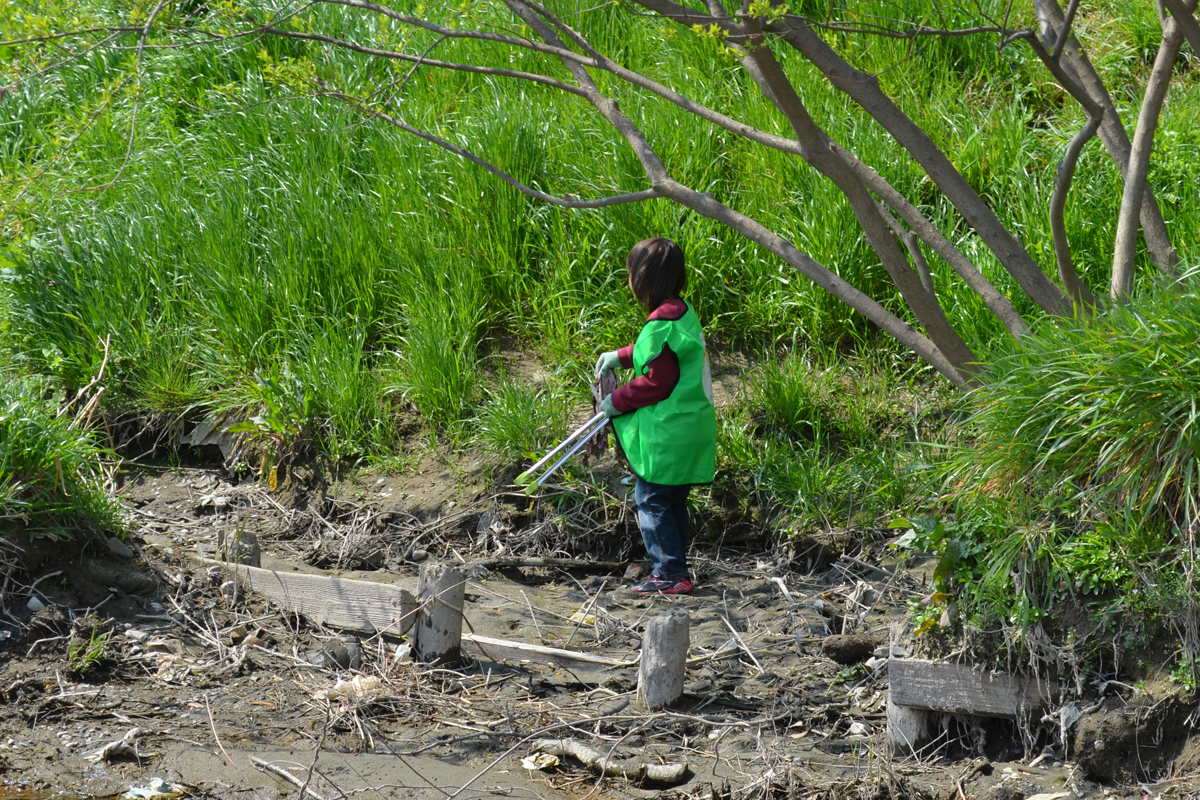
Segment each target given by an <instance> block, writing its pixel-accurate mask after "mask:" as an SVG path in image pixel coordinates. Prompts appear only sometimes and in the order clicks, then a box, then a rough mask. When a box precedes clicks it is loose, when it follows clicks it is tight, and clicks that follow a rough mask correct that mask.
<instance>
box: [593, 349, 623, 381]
mask: <svg viewBox="0 0 1200 800" xmlns="http://www.w3.org/2000/svg"><path fill="white" fill-rule="evenodd" d="M620 366H621V357H620V356H619V355H617V351H616V350H609V351H608V352H607V353H601V354H600V358H599V359H597V360H596V375H597V376H599V375H601V374H603V373H605V372H613V371H615V370H617V369H619V368H620Z"/></svg>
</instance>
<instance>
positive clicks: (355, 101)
mask: <svg viewBox="0 0 1200 800" xmlns="http://www.w3.org/2000/svg"><path fill="white" fill-rule="evenodd" d="M318 86H320V88H321V91H322V93H323V94H324V95H325V96H327V97H332V98H334V99H336V100H340V101H342V102H343V103H346V104H347V105H349V106H352V107H354V108H355V109H357V110H359V111H361V112H362V113H364V114H367V115H369V116H372V117H375V118H377V119H380V120H383V121H384V122H386V123H388V124H389V125H392V126H393V127H396V128H399V129H400V130H402V131H404V132H405V133H411V134H412V135H413V136H416V137H418V138H421V139H424V140H425V141H427V142H430V143H431V144H435V145H437V146H438V147H440V148H442V149H443V150H446V151H448V152H451V153H453V154H454V155H456V156H458V157H460V158H464V159H466V160H467V161H470V162H471V163H472V164H476V165H478V166H480V167H483V168H484V169H486V170H487V171H488V172H490V173H492V174H493V175H495V176H496V177H497V178H499V179H500V180H502V181H504V182H505V183H507V184H508V185H509V186H512V187H513V188H514V189H516V190H517V191H519V192H521V194H524V195H526V196H528V197H533V198H535V199H537V200H541V201H543V202H546V203H552V204H554V205H556V206H561V207H563V208H605V207H606V206H616V205H621V204H623V203H638V202H641V201H642V200H650V199H652V198H655V197H660V196H662V192H660V191H659V190H658V189H653V188H651V189H645V190H643V191H640V192H632V193H630V194H619V195H612V196H610V197H600V198H596V199H594V200H580V199H577V198H574V197H569V196H568V197H558V196H556V195H552V194H547V193H546V192H542V191H539V190H537V189H534V188H533V187H532V186H529V185H527V184H525V183H522V182H521V181H519V180H517V179H516V178H515V177H513V176H512V175H510V174H509V173H507V172H505V171H504V170H502V169H500V168H499V167H497V166H496V165H495V164H492V163H491V162H489V161H485V160H484V159H482V158H480V157H479V156H477V155H475V154H474V153H472V152H471V151H470V150H465V149H463V148H461V147H459V146H458V145H454V144H451V143H450V142H447V141H446V140H445V139H442V138H441V137H439V136H435V135H434V134H432V133H429V132H428V131H424V130H421V129H420V128H415V127H413V126H412V125H409V124H408V123H407V122H404V121H403V120H401V119H398V118H396V117H393V116H392V115H391V114H387V113H385V112H383V111H379V110H376V109H372V108H369V107H368V106H367V105H366V104H365V103H364V102H363V101H362V100H361V99H359V98H357V97H353V96H351V95H348V94H345V93H344V92H341V91H339V90H337V89H335V88H334V87H332V86H330V85H329V84H328V83H326V82H325V81H323V80H320V79H318Z"/></svg>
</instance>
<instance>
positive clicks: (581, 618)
mask: <svg viewBox="0 0 1200 800" xmlns="http://www.w3.org/2000/svg"><path fill="white" fill-rule="evenodd" d="M607 585H608V579H607V578H605V579H604V580H603V581H601V583H600V588H599V589H597V590H596V593H595V594H594V595H592V599H590V600H588V601H587V604H586V605H584V607H583V610H581V611H580V612H579V622H577V623H575V630H573V631H571V636H570V637H569V638H568V639H567V643H566V644H564V645H563V649H564V650H566V649H567V648H569V647H570V646H571V642H573V641H575V634H577V633H579V627H580V626H581V625H583V623H584V621H585V620H586V619H587V613H588V610H589V609H591V607H592V604H593V603H595V602H596V601H597V600H599V599H600V593H601V592H603V591H604V587H605V586H607Z"/></svg>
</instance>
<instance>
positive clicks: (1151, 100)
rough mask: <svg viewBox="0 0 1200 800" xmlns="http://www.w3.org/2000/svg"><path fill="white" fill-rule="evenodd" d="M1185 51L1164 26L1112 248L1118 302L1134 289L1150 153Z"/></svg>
mask: <svg viewBox="0 0 1200 800" xmlns="http://www.w3.org/2000/svg"><path fill="white" fill-rule="evenodd" d="M1182 47H1183V33H1182V32H1181V31H1180V30H1179V26H1178V25H1177V24H1176V23H1175V20H1174V19H1173V18H1168V19H1167V22H1166V24H1165V25H1164V26H1163V38H1162V44H1161V45H1159V48H1158V54H1157V55H1156V56H1155V58H1154V69H1153V70H1152V71H1151V73H1150V79H1149V80H1148V81H1146V91H1145V95H1144V97H1143V98H1142V108H1141V111H1140V112H1139V113H1138V121H1137V131H1136V132H1135V133H1134V135H1133V147H1132V149H1131V150H1130V153H1129V172H1128V174H1127V175H1126V176H1125V191H1124V192H1123V193H1122V195H1121V211H1120V214H1119V216H1118V217H1117V237H1116V241H1115V243H1114V245H1113V268H1112V282H1111V284H1110V285H1109V294H1110V295H1111V296H1112V297H1113V299H1114V300H1115V299H1119V298H1121V297H1125V296H1127V295H1128V294H1129V290H1130V288H1131V287H1132V285H1133V268H1134V261H1135V258H1136V256H1137V240H1138V219H1139V217H1140V214H1141V206H1142V192H1143V189H1144V188H1145V186H1146V174H1147V172H1149V169H1150V152H1151V151H1152V150H1153V149H1154V132H1155V131H1156V130H1157V129H1158V118H1159V114H1160V113H1161V112H1162V107H1163V102H1164V101H1165V100H1166V97H1167V90H1168V89H1169V88H1170V87H1171V72H1172V71H1173V70H1174V69H1175V61H1176V59H1177V58H1178V57H1179V50H1180V48H1182Z"/></svg>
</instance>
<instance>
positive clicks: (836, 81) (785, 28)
mask: <svg viewBox="0 0 1200 800" xmlns="http://www.w3.org/2000/svg"><path fill="white" fill-rule="evenodd" d="M635 2H637V3H638V4H639V5H641V6H642V7H644V8H646V9H649V10H651V11H654V12H656V13H658V14H661V15H662V16H664V17H667V18H669V19H672V20H674V21H675V22H677V23H678V24H681V25H686V26H691V25H705V26H707V25H714V24H715V25H718V26H720V27H721V29H722V30H725V31H727V32H736V31H734V30H733V28H732V24H731V22H730V20H729V19H728V18H721V17H717V16H712V15H708V14H702V13H700V12H697V11H695V10H694V9H691V8H688V7H687V6H684V5H681V4H680V3H677V2H674V0H635ZM764 30H765V31H767V32H769V33H773V34H776V35H778V36H779V37H780V38H781V39H782V40H783V41H785V42H786V43H787V44H788V45H790V46H791V47H793V48H794V49H796V50H797V51H798V52H799V53H800V54H801V55H803V56H804V57H805V58H807V59H808V60H809V61H810V62H811V63H812V64H813V65H814V66H815V67H817V69H819V70H820V71H821V72H822V74H824V75H825V77H826V78H827V79H828V80H829V81H830V82H831V83H832V84H833V86H834V87H835V88H837V89H839V90H841V91H843V92H845V93H846V94H847V95H849V96H850V98H851V99H853V100H854V101H855V102H856V103H858V104H859V106H861V107H862V108H863V110H865V111H866V112H867V113H868V114H870V115H871V116H872V117H873V118H874V119H875V121H876V122H878V123H879V124H880V125H882V126H883V127H884V129H885V130H887V131H888V133H890V134H891V135H892V137H893V138H895V139H896V141H897V142H899V143H900V145H901V146H902V147H904V148H905V149H906V150H908V152H909V153H911V154H912V156H913V157H914V158H915V159H916V160H917V163H919V164H920V165H921V166H922V168H923V169H924V170H925V172H926V174H927V175H929V177H930V179H931V180H933V182H934V183H935V184H936V185H937V186H938V188H939V189H941V190H942V192H943V194H945V195H946V197H947V199H949V200H950V202H951V203H953V204H954V206H955V208H957V209H958V211H959V213H960V214H962V215H963V218H964V219H966V220H967V222H968V224H970V225H971V227H972V228H974V230H975V231H976V233H978V234H979V236H980V238H982V239H983V241H984V242H985V243H986V244H987V246H988V247H989V248H990V249H991V250H992V252H993V253H994V254H995V255H996V257H997V259H999V261H1000V263H1001V264H1003V265H1004V268H1005V269H1007V270H1008V272H1009V274H1011V275H1012V276H1013V278H1014V279H1016V281H1017V283H1018V284H1020V286H1021V288H1022V289H1023V290H1024V291H1025V292H1026V294H1028V295H1029V296H1030V298H1031V299H1033V301H1034V302H1035V303H1037V304H1038V305H1039V306H1040V307H1041V308H1042V309H1043V310H1044V311H1046V312H1047V313H1051V314H1065V313H1067V309H1068V306H1069V302H1068V298H1067V296H1066V294H1065V293H1064V292H1063V291H1062V289H1060V288H1059V287H1058V286H1057V285H1056V284H1055V283H1054V282H1053V281H1051V280H1050V279H1049V278H1048V277H1046V275H1045V273H1043V272H1042V270H1041V268H1040V267H1038V265H1037V264H1036V263H1035V262H1034V261H1033V259H1032V258H1031V257H1030V255H1029V253H1028V252H1026V251H1025V248H1024V247H1023V246H1022V245H1021V243H1020V242H1019V241H1017V239H1016V238H1015V237H1013V236H1012V235H1011V234H1010V233H1009V232H1008V230H1007V229H1006V228H1005V227H1004V225H1003V224H1002V223H1001V222H1000V220H999V219H998V218H997V217H996V214H995V212H994V211H992V209H991V208H990V207H989V206H988V205H987V203H985V202H984V201H983V198H981V197H980V196H979V194H978V193H977V192H976V191H975V189H974V188H973V187H972V186H971V185H970V184H969V183H967V181H966V179H965V178H963V176H962V174H961V173H959V172H958V170H957V169H956V168H955V167H954V165H953V164H952V163H951V162H950V159H949V158H947V156H946V154H945V153H943V152H942V151H941V149H940V148H939V147H938V146H937V145H936V144H935V143H934V142H933V140H932V139H930V138H929V135H928V134H927V133H926V132H925V131H924V130H922V129H921V128H920V126H918V125H917V124H916V123H915V122H913V120H912V119H911V118H910V117H908V116H907V115H906V114H905V113H904V112H903V111H901V110H900V108H899V107H898V106H896V104H895V103H894V102H893V101H892V99H891V98H889V97H888V96H887V95H886V94H884V93H883V91H882V90H881V89H880V88H879V82H878V80H877V79H876V78H875V77H874V76H871V75H868V74H866V73H864V72H861V71H859V70H857V69H855V68H854V67H852V66H851V65H850V64H849V63H847V62H846V61H845V60H844V59H843V58H842V57H841V56H840V55H838V54H837V52H835V51H834V50H833V48H831V47H830V46H829V45H828V44H826V43H825V42H824V41H823V40H822V39H821V38H820V37H819V36H817V35H816V33H815V32H813V30H812V29H811V28H808V27H806V26H802V25H793V24H791V23H789V22H788V21H787V20H784V22H783V23H780V24H771V25H764Z"/></svg>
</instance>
